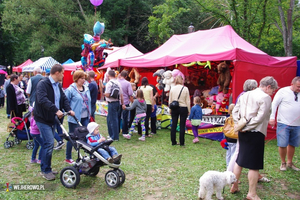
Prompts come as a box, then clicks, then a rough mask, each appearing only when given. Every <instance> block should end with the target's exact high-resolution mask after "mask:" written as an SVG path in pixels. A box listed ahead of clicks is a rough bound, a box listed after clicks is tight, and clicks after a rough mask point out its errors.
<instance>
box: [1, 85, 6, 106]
mask: <svg viewBox="0 0 300 200" xmlns="http://www.w3.org/2000/svg"><path fill="white" fill-rule="evenodd" d="M4 97H5V94H4V90H3V86H1V87H0V108H3V106H4Z"/></svg>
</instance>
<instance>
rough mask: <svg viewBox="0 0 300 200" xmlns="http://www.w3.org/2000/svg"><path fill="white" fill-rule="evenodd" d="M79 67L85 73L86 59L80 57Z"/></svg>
mask: <svg viewBox="0 0 300 200" xmlns="http://www.w3.org/2000/svg"><path fill="white" fill-rule="evenodd" d="M81 65H82V69H83V71H85V70H86V66H87V61H86V57H81Z"/></svg>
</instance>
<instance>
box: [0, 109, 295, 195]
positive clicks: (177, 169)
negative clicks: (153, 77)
mask: <svg viewBox="0 0 300 200" xmlns="http://www.w3.org/2000/svg"><path fill="white" fill-rule="evenodd" d="M0 120H1V121H2V123H1V125H0V138H1V142H2V145H1V146H0V159H1V162H0V173H1V176H0V184H1V186H2V187H1V188H3V189H2V191H1V192H0V199H13V200H15V199H22V200H23V199H64V200H66V199H95V200H96V199H97V200H99V199H101V200H115V199H116V200H119V199H124V200H127V199H128V200H132V199H137V200H140V199H145V200H154V199H168V200H169V199H170V200H172V199H180V200H183V199H197V195H198V189H199V178H200V176H201V175H202V174H203V173H204V172H206V171H208V170H218V171H225V170H226V162H225V155H226V151H225V150H224V149H222V148H221V146H220V144H219V142H217V141H211V140H208V139H200V142H199V143H198V144H193V143H192V140H193V137H192V136H190V135H186V136H185V139H186V146H185V147H180V146H171V141H170V131H169V130H166V129H163V130H158V134H157V135H155V136H154V137H153V138H147V139H146V141H145V142H141V141H138V135H134V136H133V137H132V139H131V140H125V139H123V138H122V137H120V141H118V142H114V143H113V146H115V147H116V148H117V150H118V152H119V153H121V154H123V158H122V166H121V167H120V169H122V170H123V171H124V172H125V174H126V181H125V183H124V184H123V185H122V186H121V187H118V188H117V189H111V188H109V187H108V186H107V185H106V183H105V180H104V175H105V173H106V172H107V171H108V170H109V168H108V167H107V166H106V167H103V168H101V169H100V172H99V174H98V175H97V176H96V177H87V176H85V175H81V177H80V178H81V181H80V183H79V185H78V186H77V188H76V189H67V188H65V187H63V186H62V184H61V182H60V180H59V178H57V179H56V180H54V181H51V182H50V181H46V180H45V179H43V178H42V177H41V176H40V174H39V172H40V167H39V165H37V164H30V163H29V161H30V158H31V152H32V151H31V150H27V149H26V146H25V145H26V141H23V142H22V143H21V144H19V145H15V146H14V147H12V148H9V149H4V146H3V143H4V142H5V139H6V137H7V136H8V132H6V124H7V123H8V121H9V120H8V119H7V118H6V114H5V110H4V109H1V110H0ZM96 121H97V122H98V123H99V124H100V126H101V128H100V131H101V133H102V134H103V135H105V136H107V127H106V118H105V117H101V116H96ZM64 124H65V125H66V124H67V123H66V121H65V123H64ZM64 159H65V146H64V148H63V150H59V151H54V152H53V157H52V167H53V169H54V170H62V169H63V168H64V167H66V166H68V164H66V163H65V162H64ZM73 159H74V160H75V159H76V153H75V151H74V150H73ZM294 162H295V164H296V165H297V166H299V167H300V160H299V148H296V152H295V158H294ZM279 165H280V159H279V155H278V151H277V146H276V140H274V141H270V142H268V143H267V144H266V148H265V169H264V170H262V171H261V173H262V174H264V175H265V176H266V177H268V178H269V179H271V182H270V183H259V184H258V195H259V196H260V197H261V198H262V199H265V200H270V199H274V200H281V199H300V189H299V177H300V172H295V171H291V170H288V171H286V172H281V171H279ZM247 172H248V171H247V170H246V169H244V170H243V172H242V175H241V182H242V183H241V184H240V190H241V192H240V193H238V194H230V192H229V187H228V186H227V187H225V189H224V194H223V195H224V197H225V199H233V200H236V199H243V198H245V197H246V194H247V191H248V180H247ZM57 177H58V176H57ZM5 183H10V184H48V185H50V186H51V188H52V190H48V191H11V192H5V189H6V184H5ZM214 199H216V197H215V196H214Z"/></svg>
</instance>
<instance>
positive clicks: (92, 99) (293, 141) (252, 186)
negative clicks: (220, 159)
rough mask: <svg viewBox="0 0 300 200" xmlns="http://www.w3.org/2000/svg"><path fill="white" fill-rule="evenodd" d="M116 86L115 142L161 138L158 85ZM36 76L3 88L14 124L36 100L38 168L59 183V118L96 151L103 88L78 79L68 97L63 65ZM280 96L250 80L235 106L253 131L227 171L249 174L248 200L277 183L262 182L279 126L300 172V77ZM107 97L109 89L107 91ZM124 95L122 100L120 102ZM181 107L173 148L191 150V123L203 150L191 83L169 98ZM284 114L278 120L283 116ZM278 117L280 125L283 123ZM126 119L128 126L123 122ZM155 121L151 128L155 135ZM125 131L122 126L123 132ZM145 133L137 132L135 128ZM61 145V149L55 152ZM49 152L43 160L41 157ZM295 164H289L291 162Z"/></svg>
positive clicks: (234, 144)
mask: <svg viewBox="0 0 300 200" xmlns="http://www.w3.org/2000/svg"><path fill="white" fill-rule="evenodd" d="M107 73H108V77H109V81H108V82H107V83H106V85H105V89H104V92H103V94H104V98H105V101H106V102H107V103H108V115H107V128H108V134H109V137H110V138H111V139H113V140H114V141H118V140H119V135H122V136H123V138H125V139H131V136H132V135H133V134H134V133H135V132H138V133H139V134H140V136H141V137H139V140H140V141H145V140H146V138H147V137H151V136H152V135H153V134H156V109H157V106H156V103H155V100H156V97H157V90H156V89H155V86H153V85H150V84H149V82H148V79H147V77H143V78H142V80H141V86H140V87H137V86H136V85H135V84H133V83H130V82H129V81H127V80H126V79H127V77H128V72H127V71H122V72H121V73H120V75H119V76H118V77H116V73H115V71H113V70H110V71H108V72H107ZM33 74H34V76H33V77H31V78H30V79H26V77H24V78H23V77H22V76H21V75H20V76H18V75H16V74H12V75H11V76H10V77H8V78H9V79H8V80H7V81H6V82H5V84H4V86H2V87H3V88H1V91H2V90H3V93H4V95H3V96H4V97H6V98H7V116H8V117H12V116H18V117H22V113H23V112H24V111H25V110H26V97H28V98H29V106H30V108H31V111H32V113H33V114H32V122H31V134H32V136H33V138H34V141H35V147H34V149H33V153H32V157H31V162H32V163H38V164H40V165H41V172H42V176H43V177H44V178H46V179H47V180H53V179H55V175H56V174H57V172H56V171H53V170H52V167H51V159H52V152H53V149H60V148H61V147H62V146H63V145H64V142H63V140H62V139H61V138H60V137H59V134H61V130H60V127H59V126H58V123H57V122H56V120H55V117H58V118H59V119H60V120H61V122H63V116H64V112H69V114H70V115H69V116H68V119H67V121H68V127H69V132H73V131H74V130H75V128H76V127H78V126H79V125H78V124H77V122H76V121H75V120H74V118H73V117H72V116H76V118H77V119H78V120H79V121H80V122H81V124H82V125H83V126H86V127H88V129H90V130H89V131H91V132H90V133H89V137H88V140H90V143H91V144H96V143H98V142H100V141H102V140H105V138H104V137H103V136H102V135H101V134H100V133H99V127H98V126H99V125H97V124H96V123H95V122H93V120H94V118H95V115H94V113H95V110H96V100H97V96H98V93H99V86H98V84H97V83H96V82H95V80H94V77H95V73H94V72H92V71H90V72H88V73H85V72H83V71H75V72H74V74H73V81H74V83H72V84H71V85H70V86H69V87H68V88H67V89H66V90H63V89H62V85H61V81H62V79H63V74H64V69H63V67H62V66H61V65H59V64H56V65H54V66H53V67H52V68H51V71H50V74H49V75H48V76H47V77H43V76H42V75H41V69H40V68H39V67H38V68H35V69H34V71H33ZM277 89H278V84H277V81H276V80H275V79H274V78H273V77H269V76H268V77H265V78H263V79H261V81H260V84H259V86H258V84H257V82H256V81H255V80H253V79H249V80H247V81H246V82H245V84H244V92H242V93H241V94H240V95H239V96H238V98H237V100H236V102H235V105H234V104H232V105H231V106H230V109H229V110H230V112H231V110H232V117H233V119H234V123H235V124H238V123H239V121H240V120H241V118H245V119H246V121H247V123H246V125H245V126H244V127H243V128H242V129H241V130H240V131H239V132H238V139H237V140H230V141H229V143H230V151H228V153H227V156H226V158H227V159H226V164H227V170H228V171H232V172H234V174H235V175H236V178H237V180H239V178H240V175H241V172H242V168H247V169H249V173H248V179H249V192H248V194H247V199H254V200H258V199H260V198H259V197H258V195H257V192H256V187H257V182H258V181H265V182H268V181H269V180H268V179H267V178H265V177H263V176H261V175H260V174H259V170H261V169H263V167H264V145H265V142H264V140H265V136H266V133H267V126H268V124H270V125H271V126H272V127H275V125H276V124H277V145H278V151H279V155H280V158H281V166H280V170H281V171H285V170H287V168H290V169H293V170H296V171H300V169H299V168H297V167H296V166H295V165H294V163H293V157H294V153H295V147H298V146H299V144H300V117H299V113H300V100H299V96H300V77H295V78H294V79H293V80H292V82H291V86H286V87H284V88H281V89H279V90H278V92H277V93H276V95H275V96H274V99H273V101H272V98H271V96H273V95H274V93H275V91H276V90H277ZM100 90H101V88H100ZM113 90H117V95H112V93H113V92H115V91H113ZM1 91H0V107H3V104H4V102H3V100H1V98H3V97H2V96H1V95H2V94H1ZM173 101H177V102H178V104H179V106H178V108H177V109H173V110H172V111H171V118H172V124H171V131H170V139H171V144H172V145H180V146H185V128H186V119H187V118H189V119H190V120H191V122H192V130H193V134H194V139H193V143H198V142H199V139H198V127H199V125H200V124H201V120H202V109H201V106H200V105H201V99H200V98H199V97H198V98H197V97H195V98H194V99H193V104H194V106H193V107H192V108H191V103H190V94H189V89H188V88H187V87H186V86H184V83H183V78H182V77H181V76H177V77H176V78H175V86H173V87H172V88H171V90H170V92H169V104H170V103H171V102H173ZM276 111H277V114H276ZM276 116H277V123H276V121H275V119H276ZM121 119H122V122H121ZM149 119H150V120H151V128H149ZM178 120H179V129H180V131H179V143H178V142H177V137H176V128H177V124H178ZM120 124H122V125H121V126H120ZM136 126H137V127H138V130H137V131H135V127H136ZM54 139H56V140H57V145H56V146H55V147H54ZM39 146H40V147H41V149H40V151H39V154H38V159H36V154H37V150H38V147H39ZM111 152H112V154H111V155H108V154H107V152H102V154H103V155H104V157H105V158H106V159H107V160H108V161H109V162H114V159H120V157H121V155H119V154H118V153H117V151H116V149H112V150H111ZM286 157H287V160H286ZM65 161H66V162H67V163H69V164H73V163H74V161H73V160H72V144H71V142H69V141H68V142H67V147H66V160H65ZM238 182H239V181H237V182H235V183H234V184H233V185H232V187H231V190H230V191H231V193H236V192H238V191H239V188H238Z"/></svg>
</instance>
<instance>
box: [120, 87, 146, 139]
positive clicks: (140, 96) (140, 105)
mask: <svg viewBox="0 0 300 200" xmlns="http://www.w3.org/2000/svg"><path fill="white" fill-rule="evenodd" d="M122 108H123V109H124V110H132V109H134V108H135V109H136V115H135V117H134V120H133V122H132V124H131V127H130V130H129V134H127V135H123V136H124V137H125V138H126V139H130V138H131V136H132V132H133V131H134V128H135V126H136V124H138V123H141V127H142V137H140V138H139V140H140V141H145V132H146V129H145V118H146V110H147V104H146V101H145V99H144V93H143V91H142V90H137V92H136V99H135V100H134V101H133V104H132V105H131V106H130V107H126V106H125V105H123V106H122Z"/></svg>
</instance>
